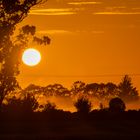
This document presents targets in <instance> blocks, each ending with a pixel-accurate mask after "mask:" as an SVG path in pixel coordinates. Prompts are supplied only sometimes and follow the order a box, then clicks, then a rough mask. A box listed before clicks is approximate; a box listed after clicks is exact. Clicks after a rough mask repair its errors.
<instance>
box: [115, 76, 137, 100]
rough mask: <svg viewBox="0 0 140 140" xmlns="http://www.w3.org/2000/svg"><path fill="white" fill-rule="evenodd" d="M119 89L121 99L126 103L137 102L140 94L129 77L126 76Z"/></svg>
mask: <svg viewBox="0 0 140 140" xmlns="http://www.w3.org/2000/svg"><path fill="white" fill-rule="evenodd" d="M118 88H119V97H120V98H122V99H123V100H125V101H135V100H138V98H139V96H138V95H139V94H138V91H137V89H136V88H135V87H133V84H132V82H131V78H130V77H129V76H128V75H125V76H124V77H123V79H122V81H121V82H120V84H119V85H118Z"/></svg>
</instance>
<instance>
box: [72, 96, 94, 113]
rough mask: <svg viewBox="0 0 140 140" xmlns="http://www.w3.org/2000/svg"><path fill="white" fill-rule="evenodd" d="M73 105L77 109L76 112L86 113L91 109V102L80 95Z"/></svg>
mask: <svg viewBox="0 0 140 140" xmlns="http://www.w3.org/2000/svg"><path fill="white" fill-rule="evenodd" d="M74 106H75V107H76V109H77V112H79V113H84V114H87V113H89V112H90V111H91V108H92V104H91V102H90V101H89V99H88V98H85V97H80V98H79V99H78V100H77V101H76V102H75V103H74Z"/></svg>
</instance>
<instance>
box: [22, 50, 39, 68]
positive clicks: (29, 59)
mask: <svg viewBox="0 0 140 140" xmlns="http://www.w3.org/2000/svg"><path fill="white" fill-rule="evenodd" d="M22 61H23V63H24V64H26V65H28V66H35V65H37V64H38V63H39V62H40V61H41V54H40V52H39V51H38V50H36V49H33V48H29V49H26V50H25V51H24V52H23V55H22Z"/></svg>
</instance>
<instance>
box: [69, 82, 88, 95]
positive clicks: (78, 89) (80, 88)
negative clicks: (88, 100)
mask: <svg viewBox="0 0 140 140" xmlns="http://www.w3.org/2000/svg"><path fill="white" fill-rule="evenodd" d="M85 85H86V84H85V83H84V82H82V81H76V82H74V83H73V85H72V87H71V94H72V96H74V95H77V94H78V93H84V90H85Z"/></svg>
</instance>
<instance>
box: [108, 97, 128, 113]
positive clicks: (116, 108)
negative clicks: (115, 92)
mask: <svg viewBox="0 0 140 140" xmlns="http://www.w3.org/2000/svg"><path fill="white" fill-rule="evenodd" d="M125 108H126V106H125V103H124V102H123V100H122V99H120V98H118V97H117V98H113V99H111V100H110V102H109V110H110V111H113V112H120V111H125Z"/></svg>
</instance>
